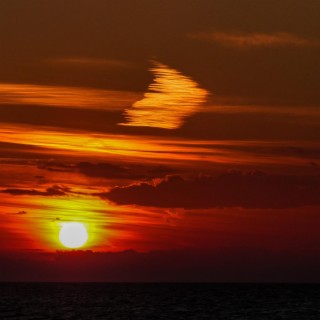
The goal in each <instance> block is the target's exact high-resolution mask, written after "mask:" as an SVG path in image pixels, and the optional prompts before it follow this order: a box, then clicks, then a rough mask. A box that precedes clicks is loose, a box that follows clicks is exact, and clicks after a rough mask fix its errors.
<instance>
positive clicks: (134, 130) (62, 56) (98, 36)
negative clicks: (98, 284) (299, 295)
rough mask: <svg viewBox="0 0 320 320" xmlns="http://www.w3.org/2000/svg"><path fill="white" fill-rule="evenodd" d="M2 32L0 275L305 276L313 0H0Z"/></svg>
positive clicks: (312, 222)
mask: <svg viewBox="0 0 320 320" xmlns="http://www.w3.org/2000/svg"><path fill="white" fill-rule="evenodd" d="M0 30H1V32H0V44H1V50H0V70H1V72H0V217H1V225H0V281H187V282H194V281H205V282H206V281H208V282H268V281H271V282H272V281H273V282H274V281H276V282H287V281H289V282H315V281H319V280H320V278H319V273H318V270H319V267H320V260H319V253H320V252H319V248H320V232H319V231H320V228H319V226H320V216H319V214H320V196H319V195H320V105H319V102H320V90H319V85H320V59H319V57H320V2H319V1H318V0H306V1H299V0H260V1H256V0H242V1H238V0H161V1H160V0H152V1H150V0H130V1H129V0H119V1H111V0H104V1H102V0H90V1H89V0H77V1H75V0H69V1H62V0H54V1H53V0H41V1H40V0H28V1H27V0H2V1H1V3H0ZM70 222H77V223H82V224H83V225H84V226H85V228H86V230H87V232H88V241H87V242H86V244H85V245H84V246H83V247H81V248H79V249H78V250H71V249H68V248H66V247H65V246H64V245H63V244H62V243H61V241H60V240H59V233H60V231H61V229H62V228H63V226H65V225H67V224H68V223H70ZM1 269H2V270H1Z"/></svg>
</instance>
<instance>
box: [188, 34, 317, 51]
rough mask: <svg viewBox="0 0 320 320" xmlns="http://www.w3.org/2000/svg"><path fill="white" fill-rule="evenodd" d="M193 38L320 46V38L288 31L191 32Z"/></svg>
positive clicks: (251, 45)
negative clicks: (302, 35) (307, 36)
mask: <svg viewBox="0 0 320 320" xmlns="http://www.w3.org/2000/svg"><path fill="white" fill-rule="evenodd" d="M190 37H191V38H192V39H197V40H205V41H211V42H216V43H219V44H222V45H225V46H232V47H236V48H254V47H280V46H295V47H305V46H319V45H320V40H318V39H312V38H304V37H300V36H297V35H294V34H291V33H287V32H275V33H241V32H202V33H194V34H191V35H190Z"/></svg>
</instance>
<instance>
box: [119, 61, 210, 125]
mask: <svg viewBox="0 0 320 320" xmlns="http://www.w3.org/2000/svg"><path fill="white" fill-rule="evenodd" d="M152 64H153V67H152V68H150V71H151V72H152V73H153V74H154V80H153V82H152V83H151V84H150V85H149V87H148V92H147V93H145V95H144V98H143V99H142V100H139V101H137V102H135V103H134V104H133V106H132V107H131V108H129V109H126V110H125V118H126V120H127V122H126V123H120V125H127V126H147V127H157V128H164V129H176V128H179V127H180V126H181V125H182V124H183V121H184V119H185V118H186V117H188V116H190V115H192V114H193V113H195V112H197V111H198V110H199V109H200V106H201V104H202V103H204V102H205V101H206V98H207V96H208V94H209V92H208V91H207V90H205V89H202V88H200V87H199V85H198V83H196V82H195V81H194V80H192V79H191V78H190V77H187V76H185V75H183V74H182V73H181V72H179V71H177V70H175V69H172V68H169V67H168V66H166V65H165V64H162V63H159V62H156V61H153V62H152Z"/></svg>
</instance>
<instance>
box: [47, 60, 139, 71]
mask: <svg viewBox="0 0 320 320" xmlns="http://www.w3.org/2000/svg"><path fill="white" fill-rule="evenodd" d="M46 62H47V63H49V64H53V65H61V66H69V67H81V68H83V67H90V68H99V69H101V68H106V69H110V68H132V67H134V64H133V63H132V62H130V61H126V60H119V59H99V58H88V57H66V58H57V59H50V60H48V61H46Z"/></svg>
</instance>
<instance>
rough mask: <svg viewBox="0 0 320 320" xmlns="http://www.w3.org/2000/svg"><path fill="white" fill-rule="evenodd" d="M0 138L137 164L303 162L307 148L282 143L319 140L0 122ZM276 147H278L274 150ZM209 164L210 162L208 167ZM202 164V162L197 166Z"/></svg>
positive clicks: (52, 151) (313, 146)
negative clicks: (295, 150) (170, 135)
mask: <svg viewBox="0 0 320 320" xmlns="http://www.w3.org/2000/svg"><path fill="white" fill-rule="evenodd" d="M0 139H1V141H2V142H3V143H4V142H6V143H17V142H19V144H21V145H28V148H30V147H41V148H44V149H43V150H42V151H43V154H55V155H57V154H61V155H75V154H77V156H78V157H80V156H85V157H88V156H89V155H94V156H95V157H96V158H97V159H100V157H102V158H103V159H104V160H105V159H106V157H107V156H108V157H109V159H112V158H114V159H122V160H123V159H124V158H123V157H126V159H128V160H129V159H130V161H132V160H135V161H137V162H139V163H140V164H143V163H148V164H151V163H152V161H155V162H157V163H159V161H160V160H161V162H162V163H163V164H169V163H171V164H173V163H176V164H181V165H183V166H187V165H188V164H189V165H191V164H192V163H195V164H196V165H197V166H198V165H199V162H202V163H203V165H206V166H207V165H208V163H211V164H212V163H216V164H217V163H221V164H224V165H232V166H234V165H237V166H240V165H243V166H246V165H253V164H254V165H255V166H256V167H257V166H259V165H278V166H280V165H285V166H288V165H289V164H290V165H294V166H301V165H302V166H305V165H306V163H307V162H309V161H316V160H317V159H316V158H317V157H315V156H314V155H313V154H312V153H311V154H310V155H309V153H307V157H302V156H301V155H300V154H298V155H297V154H291V153H289V154H288V153H287V152H285V151H282V152H280V153H279V151H278V150H279V149H280V150H286V149H284V148H288V145H289V146H292V147H300V146H301V145H302V146H303V148H304V149H303V150H305V149H306V148H307V147H308V148H310V150H319V144H318V143H311V142H310V143H309V144H307V143H306V142H305V141H303V142H300V143H299V142H297V143H296V144H294V143H293V142H286V141H282V142H275V141H269V142H268V141H241V140H239V141H232V140H229V141H219V140H218V141H217V140H215V141H209V140H191V141H187V140H185V139H174V140H172V139H163V138H159V137H149V139H148V140H146V137H145V136H125V135H111V134H98V133H91V134H88V132H85V131H83V132H80V131H78V132H76V131H62V130H60V131H59V130H53V129H52V128H42V129H38V128H37V127H34V126H22V125H20V126H18V125H16V126H12V125H5V124H2V125H1V130H0ZM276 151H277V152H276ZM211 164H210V167H211ZM201 168H202V169H204V167H201Z"/></svg>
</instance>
